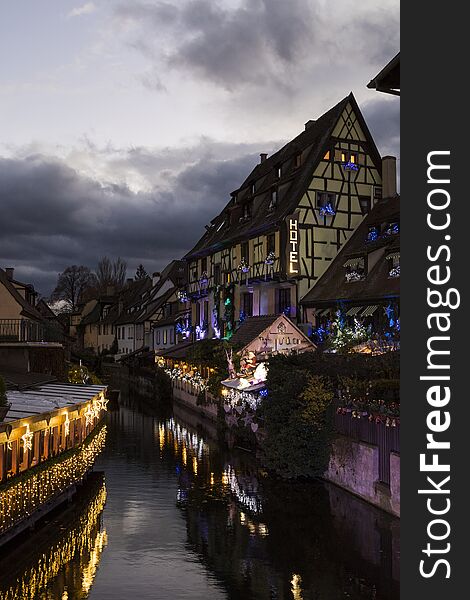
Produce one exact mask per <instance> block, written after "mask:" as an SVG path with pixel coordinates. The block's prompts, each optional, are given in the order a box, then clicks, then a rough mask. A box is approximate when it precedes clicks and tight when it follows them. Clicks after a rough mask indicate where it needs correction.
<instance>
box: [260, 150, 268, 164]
mask: <svg viewBox="0 0 470 600" xmlns="http://www.w3.org/2000/svg"><path fill="white" fill-rule="evenodd" d="M259 157H260V161H259V162H260V164H261V163H264V161H265V160H266V159H267V158H268V155H267V154H265V153H264V152H262V153H261V154H260V155H259Z"/></svg>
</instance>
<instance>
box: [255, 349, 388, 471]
mask: <svg viewBox="0 0 470 600" xmlns="http://www.w3.org/2000/svg"><path fill="white" fill-rule="evenodd" d="M398 374H399V354H398V353H397V352H394V353H390V354H387V355H380V356H370V355H358V354H346V355H337V354H323V353H304V354H299V355H292V356H274V357H272V358H271V359H270V361H269V372H268V380H267V388H268V397H267V400H266V401H265V402H263V405H262V407H261V409H260V411H261V417H262V418H263V420H264V431H265V436H264V438H263V440H262V441H261V445H262V451H263V459H264V462H265V465H266V467H267V468H268V469H270V470H271V471H273V472H275V473H276V474H278V475H280V476H281V477H284V478H297V477H317V476H321V475H323V473H324V472H325V471H326V469H327V467H328V462H329V458H330V452H331V444H332V441H333V437H334V428H333V414H334V410H335V408H334V403H333V398H334V396H335V392H336V390H338V388H339V387H340V386H341V385H342V382H343V381H344V379H345V378H349V380H355V381H356V382H360V381H371V380H380V381H396V380H397V379H398ZM378 387H379V388H380V386H378Z"/></svg>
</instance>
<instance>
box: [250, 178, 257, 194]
mask: <svg viewBox="0 0 470 600" xmlns="http://www.w3.org/2000/svg"><path fill="white" fill-rule="evenodd" d="M255 193H256V181H253V183H252V184H251V195H252V196H254V195H255Z"/></svg>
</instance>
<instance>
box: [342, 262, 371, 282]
mask: <svg viewBox="0 0 470 600" xmlns="http://www.w3.org/2000/svg"><path fill="white" fill-rule="evenodd" d="M343 266H344V268H345V269H346V281H347V282H348V283H352V282H355V281H362V280H363V279H365V278H366V266H365V258H364V257H362V256H359V257H356V258H350V259H348V260H347V261H346V262H345V263H344V265H343Z"/></svg>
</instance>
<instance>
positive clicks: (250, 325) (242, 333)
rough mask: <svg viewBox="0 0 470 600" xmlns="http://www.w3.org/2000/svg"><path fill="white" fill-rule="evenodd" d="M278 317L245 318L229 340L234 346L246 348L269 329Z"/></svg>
mask: <svg viewBox="0 0 470 600" xmlns="http://www.w3.org/2000/svg"><path fill="white" fill-rule="evenodd" d="M278 317H279V315H265V316H260V317H247V318H246V319H245V321H243V323H242V324H241V325H240V326H239V327H238V329H237V330H236V331H235V333H234V334H233V336H232V339H231V340H230V341H231V342H232V344H234V345H237V346H238V345H240V346H246V345H247V344H249V343H250V342H252V341H253V340H254V339H255V338H257V337H258V336H259V335H260V334H261V333H262V332H263V331H264V330H265V329H267V328H268V327H270V326H271V325H272V324H273V323H274V321H275V320H276V319H277V318H278Z"/></svg>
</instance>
